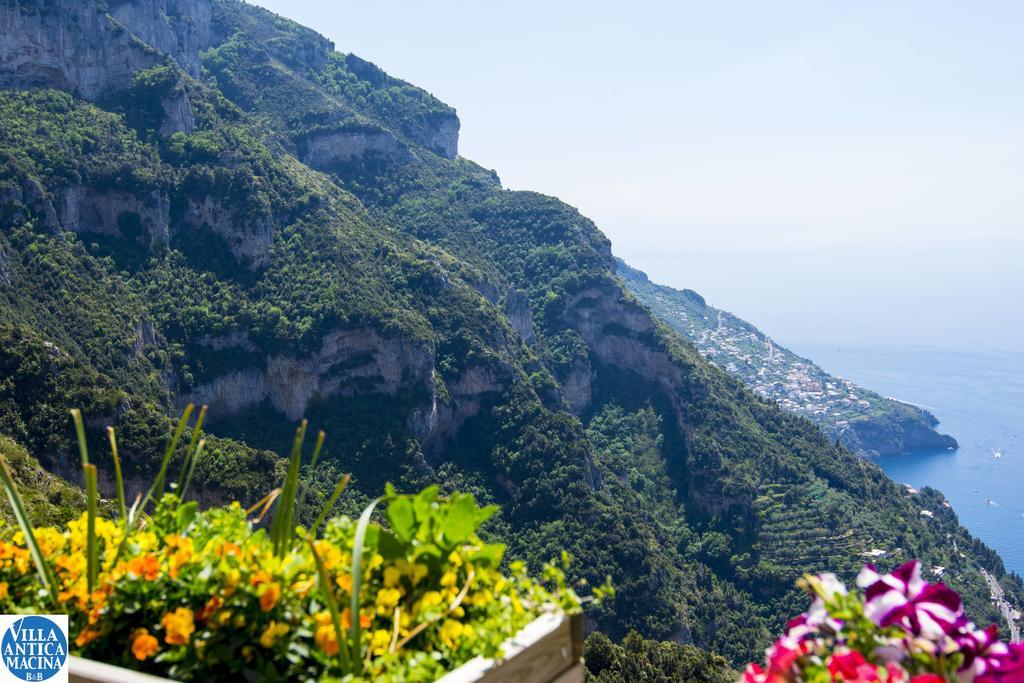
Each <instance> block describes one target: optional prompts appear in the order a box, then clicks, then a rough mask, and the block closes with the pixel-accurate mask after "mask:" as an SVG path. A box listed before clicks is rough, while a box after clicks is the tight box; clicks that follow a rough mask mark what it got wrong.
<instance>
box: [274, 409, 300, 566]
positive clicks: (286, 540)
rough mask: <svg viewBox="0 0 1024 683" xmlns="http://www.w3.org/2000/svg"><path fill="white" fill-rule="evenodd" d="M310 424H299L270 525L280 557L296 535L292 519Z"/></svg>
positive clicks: (276, 553)
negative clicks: (303, 448)
mask: <svg viewBox="0 0 1024 683" xmlns="http://www.w3.org/2000/svg"><path fill="white" fill-rule="evenodd" d="M308 424H309V423H308V422H307V421H306V420H303V421H302V423H301V424H299V428H298V429H296V430H295V441H294V442H293V443H292V453H291V457H290V458H289V460H288V470H287V472H286V473H285V476H284V485H283V486H282V487H281V496H280V497H279V498H278V499H277V509H276V511H275V512H274V519H273V521H272V522H271V523H270V538H271V540H272V541H273V545H274V554H275V555H277V556H278V557H280V556H282V555H284V553H285V552H286V551H287V549H288V546H289V545H291V540H292V535H293V534H294V533H295V527H294V526H293V525H292V519H293V517H294V514H295V496H296V494H297V493H298V486H299V466H300V465H301V464H302V443H303V441H305V440H306V426H307V425H308Z"/></svg>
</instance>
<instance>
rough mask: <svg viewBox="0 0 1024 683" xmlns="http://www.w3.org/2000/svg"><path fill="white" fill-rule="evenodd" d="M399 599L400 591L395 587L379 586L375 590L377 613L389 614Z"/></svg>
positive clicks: (400, 597) (400, 596)
mask: <svg viewBox="0 0 1024 683" xmlns="http://www.w3.org/2000/svg"><path fill="white" fill-rule="evenodd" d="M401 599H402V591H400V590H398V589H397V588H381V589H380V590H379V591H378V592H377V614H391V612H392V611H393V610H394V609H395V605H397V604H398V601H399V600H401Z"/></svg>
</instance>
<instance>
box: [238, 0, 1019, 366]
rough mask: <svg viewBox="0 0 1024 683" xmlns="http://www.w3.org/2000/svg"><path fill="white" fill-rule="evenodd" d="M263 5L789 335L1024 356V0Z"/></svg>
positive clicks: (608, 228)
mask: <svg viewBox="0 0 1024 683" xmlns="http://www.w3.org/2000/svg"><path fill="white" fill-rule="evenodd" d="M258 4H260V5H262V6H264V7H267V8H268V9H271V10H273V11H275V12H277V13H279V14H282V15H284V16H287V17H290V18H292V19H295V20H296V21H298V22H300V23H302V24H305V25H307V26H310V27H312V28H314V29H316V30H317V31H319V32H320V33H322V34H324V35H325V36H327V37H328V38H330V39H332V40H333V41H334V43H335V46H336V48H337V49H338V50H340V51H342V52H354V53H356V54H357V55H359V56H361V57H363V58H365V59H368V60H370V61H372V62H374V63H376V64H377V65H378V66H380V67H382V68H383V69H385V70H386V71H388V72H389V73H391V74H392V75H394V76H397V77H399V78H403V79H405V80H407V81H409V82H411V83H413V84H415V85H418V86H420V87H423V88H425V89H427V90H429V91H430V92H432V93H433V94H435V95H436V96H437V97H439V98H440V99H441V100H443V101H445V102H447V103H448V104H450V105H452V106H454V107H455V108H456V109H457V110H458V113H459V117H460V119H461V122H462V129H461V135H460V146H459V151H460V154H462V155H463V156H465V157H467V158H469V159H472V160H474V161H476V162H477V163H479V164H481V165H483V166H485V167H487V168H493V169H495V170H496V171H497V172H498V174H499V176H500V177H501V179H502V182H503V184H504V185H505V186H506V187H509V188H512V189H529V190H537V191H540V192H544V193H545V194H551V195H555V196H558V197H560V198H561V199H563V200H565V201H567V202H569V203H570V204H572V205H574V206H576V207H578V208H579V209H580V211H581V212H582V213H583V214H584V215H586V216H588V217H590V218H592V219H593V220H594V221H595V222H596V223H597V225H598V226H599V227H600V228H601V229H602V230H603V231H604V232H605V234H607V235H608V237H609V238H610V239H611V240H612V245H613V247H612V248H613V251H614V252H615V253H616V255H618V256H621V257H623V258H625V259H626V260H627V261H628V262H630V263H631V264H632V265H634V266H635V267H638V268H640V269H642V270H644V271H646V272H647V273H648V274H649V275H650V276H651V278H652V279H654V280H655V281H658V282H660V283H663V284H667V285H672V286H675V287H680V288H682V287H688V288H691V289H695V290H697V291H698V292H700V293H701V294H703V295H704V296H705V298H707V300H708V301H709V303H711V304H713V305H715V306H718V307H720V308H725V309H727V310H730V311H732V312H733V313H736V314H737V315H740V316H741V317H744V318H746V319H747V320H749V321H750V322H752V323H754V324H755V325H757V326H759V327H760V328H761V329H762V330H764V331H765V332H767V333H768V334H770V335H772V336H774V337H775V338H776V339H778V340H779V341H782V342H783V343H792V344H800V343H818V342H829V343H831V342H837V343H839V342H848V343H877V344H887V345H901V346H925V347H930V348H945V349H964V348H983V349H1003V350H1019V351H1024V315H1022V312H1021V309H1022V304H1024V273H1022V269H1021V261H1022V260H1024V188H1022V187H1021V186H1022V181H1024V88H1021V87H1020V82H1021V77H1022V76H1024V3H1014V2H1002V1H1000V2H995V1H987V0H973V1H972V2H950V1H942V0H938V1H928V2H914V1H908V2H900V3H892V2H843V1H839V2H826V1H824V0H819V1H817V2H796V1H785V0H783V1H780V2H772V3H764V2H753V1H751V2H741V1H736V2H713V3H712V2H668V1H665V2H630V3H625V2H600V1H595V0H590V1H588V2H575V1H573V2H557V1H555V0H546V1H543V2H534V1H530V0H528V1H525V2H515V3H497V2H479V1H478V2H471V1H464V2H463V1H456V0H437V1H431V2H420V1H413V0H408V1H403V2H399V1H397V0H375V1H374V2H351V1H347V0H344V1H339V0H315V1H304V2H301V3H298V2H285V1H283V0H259V2H258Z"/></svg>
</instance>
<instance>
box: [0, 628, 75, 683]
mask: <svg viewBox="0 0 1024 683" xmlns="http://www.w3.org/2000/svg"><path fill="white" fill-rule="evenodd" d="M0 656H2V657H3V662H4V667H6V669H7V670H8V671H10V672H11V674H12V675H14V676H15V677H17V678H20V679H21V680H23V681H45V680H46V679H48V678H50V677H51V676H53V675H54V674H56V673H57V672H58V671H60V670H61V668H63V666H64V662H66V661H67V659H68V639H67V637H65V635H64V633H63V631H62V630H61V628H60V627H59V626H57V624H55V623H54V622H53V620H52V619H50V618H49V617H40V616H30V617H22V618H21V619H18V620H17V621H15V622H14V623H13V624H11V625H10V627H9V628H8V629H7V631H6V632H5V633H4V637H3V639H2V640H0Z"/></svg>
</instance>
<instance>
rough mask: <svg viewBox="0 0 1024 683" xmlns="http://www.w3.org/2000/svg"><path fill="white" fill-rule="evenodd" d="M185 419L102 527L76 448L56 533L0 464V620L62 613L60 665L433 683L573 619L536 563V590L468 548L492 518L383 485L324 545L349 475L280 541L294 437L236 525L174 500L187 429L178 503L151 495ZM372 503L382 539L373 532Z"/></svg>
mask: <svg viewBox="0 0 1024 683" xmlns="http://www.w3.org/2000/svg"><path fill="white" fill-rule="evenodd" d="M189 412H190V411H186V415H185V416H184V417H183V418H182V420H181V421H180V422H179V425H178V428H177V430H176V432H175V434H174V436H173V437H172V438H171V440H170V444H169V446H168V449H167V455H165V458H164V461H163V466H162V467H161V469H160V471H159V473H158V474H157V478H156V482H155V483H154V485H153V488H152V489H151V490H150V492H149V493H147V495H146V496H145V497H144V498H143V499H142V501H141V503H140V502H139V501H136V504H135V505H134V506H132V507H131V508H130V509H129V508H126V504H125V500H124V496H123V491H122V490H121V489H120V488H119V491H118V501H117V506H118V507H117V509H118V511H119V514H118V516H117V517H116V518H107V517H105V516H103V515H102V514H100V513H98V512H97V503H98V501H97V499H96V489H95V480H96V469H95V465H92V464H90V463H88V454H87V453H86V450H85V448H84V446H83V449H82V459H83V463H84V467H85V471H86V479H85V480H86V492H87V502H86V511H85V512H83V513H81V515H80V516H79V517H78V518H77V519H74V520H72V521H70V522H69V523H68V524H67V525H66V526H62V527H58V526H45V527H34V526H33V525H32V524H31V523H30V522H29V521H28V517H27V514H26V512H25V505H24V503H23V501H22V500H21V497H20V495H19V493H18V491H17V489H16V487H15V484H14V481H13V479H12V476H11V473H10V470H9V468H8V466H7V461H6V458H3V459H0V480H2V483H3V487H4V489H5V491H6V493H7V495H8V497H9V500H10V501H11V503H12V507H13V510H14V514H15V518H16V519H17V520H18V525H17V526H14V525H11V524H3V525H2V526H0V609H2V610H3V611H4V612H7V613H21V612H32V611H35V612H55V611H57V612H66V613H67V614H68V615H69V617H70V619H69V621H70V626H71V634H70V635H71V638H72V643H73V644H72V651H73V652H74V653H76V654H80V655H82V656H85V657H88V658H91V659H96V660H100V661H104V662H109V663H112V664H117V665H120V666H124V667H128V668H132V669H138V670H142V671H147V672H150V673H155V674H159V675H164V676H169V677H172V678H174V679H179V680H240V679H243V678H244V679H245V680H259V681H284V680H310V681H312V680H324V679H325V678H326V679H331V678H344V680H345V681H349V682H354V681H364V680H371V679H372V680H375V681H432V680H435V679H436V678H437V677H438V676H440V675H442V674H443V673H444V672H445V671H447V670H449V669H452V668H455V667H457V666H459V665H460V664H462V663H463V662H465V661H467V660H469V659H471V658H473V657H475V656H477V655H482V656H485V657H494V656H498V655H500V652H501V645H502V643H503V642H504V641H505V640H506V639H507V638H509V637H510V636H512V635H514V634H515V633H516V632H517V631H518V630H519V629H520V628H522V627H523V626H524V625H526V624H527V623H528V622H529V621H531V620H532V619H534V618H535V617H537V616H538V615H539V614H540V613H541V612H543V611H545V610H550V609H556V610H569V611H572V610H578V609H579V606H580V601H579V599H578V598H577V596H576V594H575V592H574V591H573V590H572V589H571V588H570V587H569V586H567V585H566V583H565V578H564V575H563V574H562V571H561V568H559V567H556V566H554V565H547V566H546V567H545V569H544V580H543V581H536V580H534V579H532V578H530V576H528V575H527V573H526V571H525V568H524V565H523V564H522V563H518V562H511V563H509V564H508V568H507V570H506V571H504V572H503V571H502V570H501V569H500V566H501V562H502V558H503V554H504V550H505V548H504V546H502V545H495V544H487V543H484V542H483V541H481V540H480V538H479V537H478V536H477V529H478V528H479V526H480V525H481V524H482V523H483V522H484V521H485V520H486V519H487V518H488V517H489V516H490V515H491V514H492V513H493V512H494V508H493V507H488V508H480V507H478V506H477V505H476V503H475V501H474V500H473V497H472V496H470V495H465V494H455V495H452V496H450V497H447V498H445V497H441V496H440V495H439V493H438V489H437V488H436V487H431V488H427V489H425V490H423V491H421V492H420V493H418V494H416V495H399V494H398V493H396V492H395V491H394V490H393V489H391V487H388V491H387V493H386V495H385V496H382V497H381V498H379V499H377V500H376V501H374V503H372V504H371V505H370V506H369V507H368V508H367V509H366V511H364V513H363V515H362V516H361V517H360V519H359V520H358V521H354V520H352V519H350V518H348V517H339V518H335V519H332V520H330V521H329V522H327V523H326V528H325V529H324V531H323V533H322V534H320V533H318V529H319V528H320V527H321V526H322V525H323V521H324V517H326V513H327V510H328V509H329V508H330V506H331V505H332V504H333V503H334V502H335V500H336V499H337V496H338V495H339V494H340V493H341V491H342V490H343V489H344V487H345V484H346V483H347V478H345V479H343V480H342V481H341V482H340V483H339V485H338V487H337V489H336V491H335V495H334V496H332V497H331V499H330V500H329V501H328V504H327V508H326V509H325V510H323V511H322V512H321V514H320V516H319V518H317V520H316V522H314V523H313V524H312V525H311V526H310V528H309V529H304V528H302V527H295V526H292V525H291V520H292V519H295V518H298V513H297V511H296V509H297V508H301V506H302V505H303V503H304V499H305V498H306V494H305V492H304V491H303V489H304V488H305V487H304V486H303V485H302V483H301V482H300V481H299V477H298V473H299V471H300V465H301V460H302V449H301V443H302V438H301V437H302V435H303V434H304V431H305V427H304V426H303V427H302V428H300V433H299V435H298V436H297V438H296V442H295V448H294V449H293V452H292V457H291V459H290V464H289V470H288V475H287V477H286V479H285V482H284V484H283V485H282V487H281V488H280V489H275V491H274V492H272V493H271V494H269V495H268V496H266V497H265V498H264V499H263V500H262V501H260V503H258V504H257V505H255V506H253V507H252V508H249V509H248V510H246V509H243V508H242V506H241V505H239V504H238V503H233V504H231V505H228V506H224V507H215V508H212V509H208V510H205V511H201V510H199V509H198V505H197V503H195V502H187V503H186V502H183V500H182V498H183V497H184V494H185V491H186V490H187V488H188V485H189V480H190V477H191V471H192V469H193V467H194V464H195V462H196V461H197V460H198V459H200V458H201V457H202V453H203V448H204V441H203V440H201V439H198V434H199V431H200V427H201V425H200V424H198V423H197V425H196V427H195V429H194V430H193V433H194V436H193V439H192V443H190V444H189V448H188V452H189V457H187V458H186V459H185V462H184V463H183V464H182V472H181V473H180V475H179V477H178V479H177V482H176V483H175V484H172V489H175V490H180V491H181V494H182V495H181V496H179V495H178V494H177V493H162V490H163V488H164V485H163V481H164V480H165V479H166V477H167V474H168V473H167V463H168V461H169V457H170V455H169V454H171V453H173V452H174V450H175V447H176V444H177V441H178V438H179V437H180V435H181V434H182V433H183V432H184V427H185V426H186V424H187V421H188V414H189ZM201 417H202V413H201V414H200V421H201ZM76 422H77V424H78V425H79V427H80V426H81V420H80V417H79V416H77V415H76ZM80 434H81V432H80ZM111 441H112V443H113V442H114V437H113V436H112V437H111ZM83 444H84V442H83ZM321 444H322V437H321V440H320V441H318V444H317V449H316V451H314V455H313V460H314V461H315V459H316V457H317V454H318V452H319V447H320V445H321ZM117 462H118V461H117V458H116V455H115V457H114V463H115V467H116V466H117ZM311 464H314V463H311ZM117 473H118V481H120V476H119V470H117ZM150 500H157V501H158V502H156V504H155V505H154V506H153V509H152V511H148V510H147V506H148V503H149V501H150ZM378 503H383V504H384V505H385V506H386V513H385V515H384V516H385V517H386V519H387V522H388V524H387V525H386V526H385V525H382V524H377V523H374V522H372V521H371V517H372V514H373V510H374V508H375V506H376V505H377V504H378ZM275 505H276V507H274V508H273V511H274V519H273V522H272V523H271V525H270V526H269V528H268V527H267V526H265V525H264V524H263V523H262V521H263V518H264V516H265V515H266V514H267V512H268V511H269V510H270V509H271V507H272V506H275ZM563 560H565V561H567V560H566V558H563Z"/></svg>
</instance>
